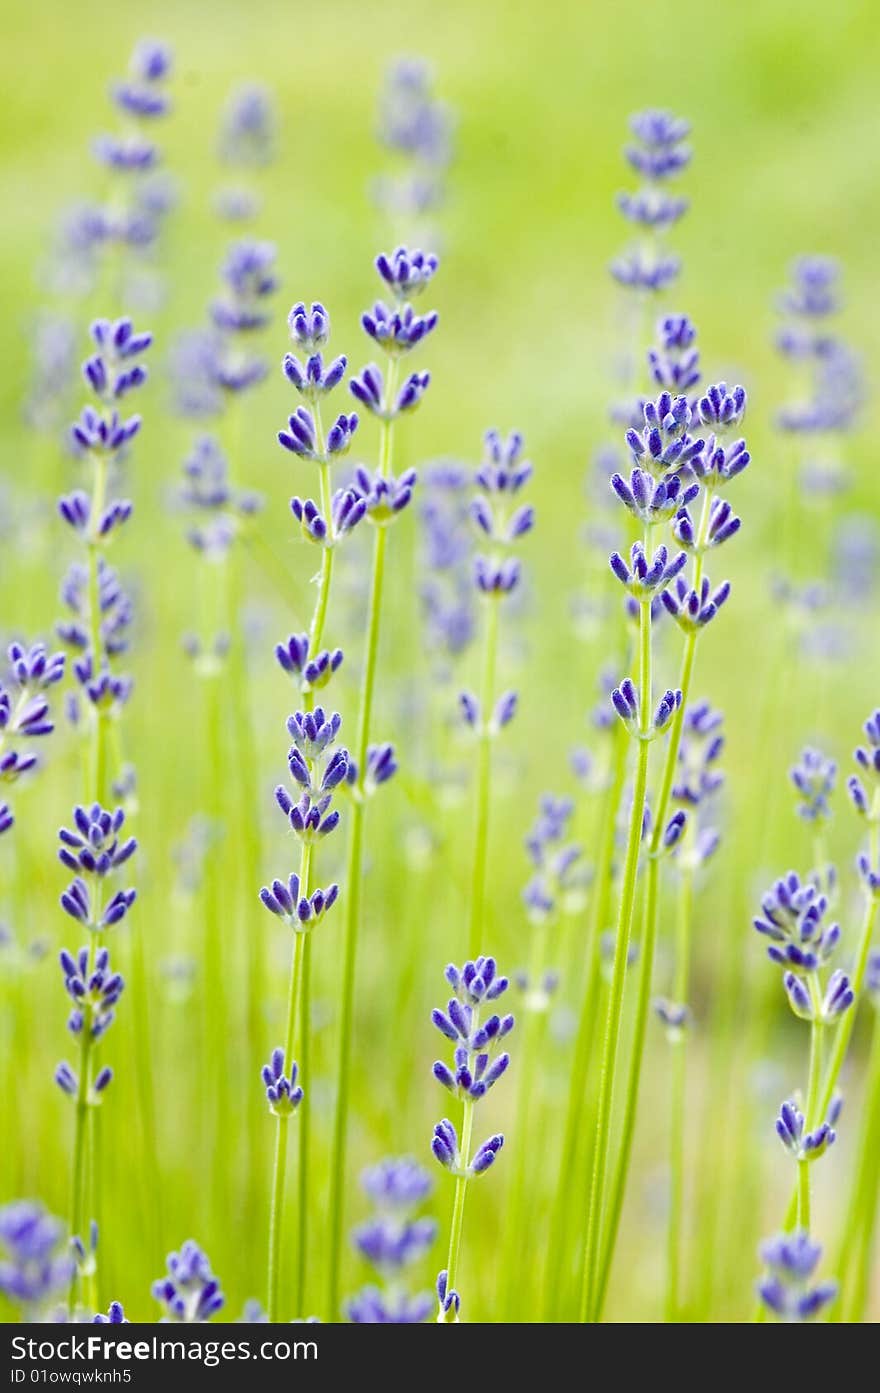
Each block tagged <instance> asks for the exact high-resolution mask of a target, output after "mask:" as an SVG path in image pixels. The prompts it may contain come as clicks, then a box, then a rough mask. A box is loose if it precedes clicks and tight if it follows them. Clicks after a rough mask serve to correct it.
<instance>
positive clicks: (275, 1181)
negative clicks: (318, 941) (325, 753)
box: [268, 843, 311, 1321]
mask: <svg viewBox="0 0 880 1393" xmlns="http://www.w3.org/2000/svg"><path fill="white" fill-rule="evenodd" d="M310 866H311V847H310V846H309V845H308V844H307V843H306V844H304V845H303V849H302V855H301V858H300V889H301V892H302V894H304V895H308V893H309V890H308V887H309V872H310ZM304 951H305V934H304V933H294V937H293V954H292V956H291V962H290V985H289V988H288V994H287V1025H286V1028H285V1032H284V1058H285V1060H286V1062H287V1067H288V1068H290V1065H291V1061H292V1059H293V1046H294V1039H295V1033H296V1020H297V1009H298V1006H299V1001H300V990H301V982H302V967H303V954H304ZM277 1122H278V1127H277V1130H276V1133H275V1161H274V1166H273V1171H272V1207H271V1210H270V1213H269V1276H268V1290H269V1299H268V1314H269V1320H270V1321H278V1320H279V1319H280V1315H279V1296H280V1289H281V1236H282V1229H283V1224H284V1191H285V1180H286V1176H287V1129H288V1126H289V1125H290V1116H287V1117H278V1119H277Z"/></svg>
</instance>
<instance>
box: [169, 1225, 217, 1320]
mask: <svg viewBox="0 0 880 1393" xmlns="http://www.w3.org/2000/svg"><path fill="white" fill-rule="evenodd" d="M166 1266H167V1269H168V1270H167V1275H166V1276H164V1277H159V1278H158V1280H157V1281H155V1282H154V1283H153V1296H154V1298H155V1299H156V1301H158V1302H159V1304H160V1306H161V1307H162V1309H163V1311H164V1315H163V1317H162V1319H163V1320H166V1321H172V1322H185V1323H188V1324H202V1323H204V1322H205V1321H209V1320H210V1319H211V1317H212V1316H215V1315H216V1314H217V1312H218V1311H219V1310H221V1309H222V1307H223V1304H224V1298H223V1293H222V1291H221V1290H220V1283H219V1281H218V1279H217V1278H216V1277H215V1276H214V1274H213V1272H212V1271H211V1263H210V1261H209V1259H208V1256H207V1254H206V1253H205V1252H203V1251H202V1249H201V1248H200V1247H199V1245H198V1244H197V1243H196V1242H194V1240H193V1239H191V1238H188V1239H187V1241H186V1242H185V1243H182V1244H181V1247H180V1252H179V1253H169V1254H168V1258H167V1261H166Z"/></svg>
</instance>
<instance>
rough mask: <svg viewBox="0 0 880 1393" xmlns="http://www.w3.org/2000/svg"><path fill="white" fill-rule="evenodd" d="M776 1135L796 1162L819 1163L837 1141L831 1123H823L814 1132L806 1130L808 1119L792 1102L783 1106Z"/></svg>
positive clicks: (778, 1118)
mask: <svg viewBox="0 0 880 1393" xmlns="http://www.w3.org/2000/svg"><path fill="white" fill-rule="evenodd" d="M776 1134H777V1136H778V1137H779V1140H780V1141H781V1142H782V1145H783V1146H784V1147H785V1149H786V1151H789V1152H790V1153H791V1154H792V1156H794V1158H795V1160H796V1161H817V1160H818V1159H819V1157H820V1156H824V1154H825V1152H826V1151H827V1150H828V1148H829V1146H833V1144H834V1142H835V1141H836V1139H837V1133H836V1132H835V1131H834V1128H833V1126H832V1125H831V1123H830V1122H822V1123H820V1125H819V1126H818V1127H816V1128H814V1130H813V1131H811V1132H808V1131H807V1130H806V1119H805V1118H804V1114H803V1113H802V1112H801V1110H800V1108H799V1107H798V1106H797V1103H795V1102H794V1101H792V1100H789V1101H788V1102H785V1103H783V1104H782V1107H781V1108H780V1109H779V1116H778V1117H777V1119H776Z"/></svg>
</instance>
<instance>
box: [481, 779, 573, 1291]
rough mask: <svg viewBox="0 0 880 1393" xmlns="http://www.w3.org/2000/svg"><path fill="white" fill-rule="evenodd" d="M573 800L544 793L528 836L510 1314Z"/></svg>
mask: <svg viewBox="0 0 880 1393" xmlns="http://www.w3.org/2000/svg"><path fill="white" fill-rule="evenodd" d="M573 813H574V803H573V801H572V800H571V799H569V798H557V797H554V796H553V795H552V794H544V795H543V797H542V798H541V801H540V809H539V813H538V817H537V819H536V821H535V822H534V824H533V826H532V828H531V829H530V832H529V835H528V836H527V838H526V849H527V851H528V854H529V858H530V860H531V863H532V867H533V874H532V876H531V878H530V879H529V882H528V884H527V885H526V887H525V889H524V891H523V903H524V905H525V907H526V911H527V913H528V917H529V926H530V936H531V944H530V952H529V954H528V967H527V968H526V969H525V970H524V971H523V972H521V973H519V974H517V979H516V984H517V986H518V987H519V989H520V992H521V1001H522V1008H523V1012H524V1014H525V1027H524V1032H523V1036H522V1042H521V1050H520V1062H519V1073H518V1077H517V1096H516V1112H515V1138H514V1139H515V1142H516V1148H515V1155H514V1162H513V1175H512V1177H511V1180H510V1185H509V1189H508V1193H507V1199H506V1203H505V1223H504V1233H505V1236H504V1247H503V1254H502V1261H501V1264H500V1267H499V1277H500V1282H499V1293H500V1296H499V1300H500V1309H501V1310H502V1311H504V1312H505V1314H506V1316H507V1318H508V1319H513V1318H515V1317H518V1316H519V1314H520V1310H521V1308H520V1305H519V1298H520V1295H521V1283H520V1282H519V1281H518V1280H517V1273H518V1271H519V1268H518V1264H517V1254H518V1253H521V1252H528V1251H530V1250H531V1248H532V1247H533V1246H534V1244H535V1241H536V1224H535V1215H534V1212H533V1206H532V1205H531V1204H530V1203H529V1195H530V1193H534V1192H535V1190H536V1188H537V1186H538V1183H539V1179H540V1167H537V1168H532V1167H530V1165H529V1161H530V1159H531V1161H532V1163H533V1166H534V1162H535V1160H536V1158H535V1157H534V1156H533V1154H532V1151H531V1148H530V1147H529V1146H528V1145H527V1144H526V1141H527V1138H528V1137H530V1136H532V1135H534V1132H535V1129H536V1126H537V1122H536V1119H537V1118H538V1117H539V1116H540V1110H541V1104H542V1101H543V1097H542V1092H543V1091H542V1089H541V1084H542V1081H543V1074H542V1070H541V1061H542V1059H543V1056H544V1053H545V1048H546V1040H547V1022H548V1016H549V1014H550V1007H551V1003H552V1000H553V996H554V994H555V992H556V989H557V987H558V985H559V973H558V971H557V970H556V969H554V968H552V967H551V966H550V965H549V964H550V963H551V962H552V961H554V960H555V959H556V960H558V955H559V928H560V923H561V921H562V919H563V916H564V914H565V912H566V910H567V908H568V905H569V903H571V902H574V904H575V905H577V903H578V901H579V899H580V898H581V895H582V888H583V865H582V857H583V853H582V848H581V847H580V846H578V845H577V843H575V842H572V841H569V840H568V834H569V824H570V822H571V818H572V815H573Z"/></svg>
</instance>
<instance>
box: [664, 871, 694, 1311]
mask: <svg viewBox="0 0 880 1393" xmlns="http://www.w3.org/2000/svg"><path fill="white" fill-rule="evenodd" d="M693 905H694V878H693V871H692V870H690V869H689V868H687V869H684V870H683V871H682V873H681V878H680V881H679V894H678V921H677V931H676V945H675V954H676V956H675V980H674V983H673V987H672V997H673V1001H674V1002H675V1003H676V1005H679V1006H684V1005H686V1004H687V997H688V983H689V978H690V956H691V931H692V925H693ZM671 1045H672V1061H671V1071H672V1088H671V1098H670V1107H669V1132H670V1137H669V1224H668V1228H667V1274H666V1275H667V1290H666V1320H667V1322H674V1321H677V1320H678V1319H679V1313H680V1309H681V1253H682V1219H683V1215H684V1171H685V1166H684V1154H685V1145H684V1124H685V1102H686V1098H687V1026H685V1027H684V1028H682V1029H681V1030H679V1031H678V1032H676V1034H675V1037H674V1039H673V1040H672V1042H671Z"/></svg>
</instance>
